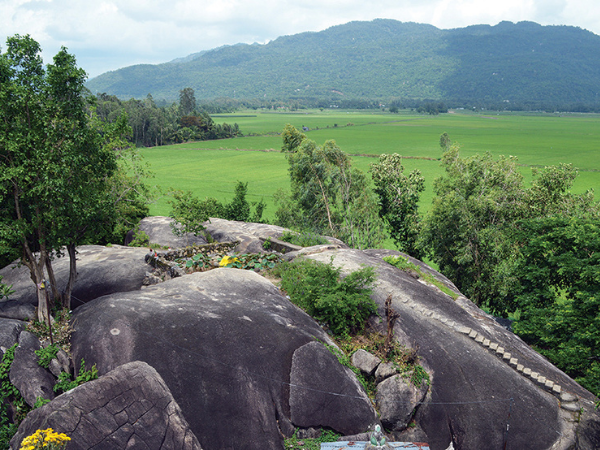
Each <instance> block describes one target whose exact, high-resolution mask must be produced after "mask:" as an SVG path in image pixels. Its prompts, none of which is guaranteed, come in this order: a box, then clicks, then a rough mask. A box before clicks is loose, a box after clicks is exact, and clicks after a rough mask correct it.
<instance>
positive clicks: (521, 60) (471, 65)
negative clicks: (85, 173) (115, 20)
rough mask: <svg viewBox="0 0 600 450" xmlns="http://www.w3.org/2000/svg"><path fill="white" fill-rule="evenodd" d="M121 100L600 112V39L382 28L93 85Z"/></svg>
mask: <svg viewBox="0 0 600 450" xmlns="http://www.w3.org/2000/svg"><path fill="white" fill-rule="evenodd" d="M87 86H88V88H89V89H90V90H91V91H92V92H93V93H100V92H106V93H109V94H114V95H117V96H119V97H122V98H129V97H136V98H142V97H145V96H146V95H147V94H149V93H150V94H152V95H153V97H154V98H165V99H171V100H173V99H176V98H178V93H179V90H181V89H183V88H185V87H191V88H193V89H194V91H195V94H196V97H197V98H198V99H201V100H209V99H214V98H217V97H230V98H240V99H251V98H277V99H298V98H313V99H314V98H338V97H340V96H343V97H344V98H371V99H374V98H383V99H386V98H387V99H390V98H406V99H433V100H436V99H437V100H454V101H465V102H469V101H470V102H475V101H488V102H505V103H518V102H527V101H529V102H540V103H549V104H565V103H584V104H595V103H599V102H600V99H598V93H599V92H600V36H597V35H595V34H593V33H591V32H589V31H586V30H583V29H581V28H577V27H572V26H562V25H559V26H556V25H548V26H543V25H539V24H537V23H535V22H518V23H512V22H506V21H504V22H500V23H498V24H497V25H493V26H492V25H471V26H468V27H465V28H454V29H448V30H442V29H439V28H436V27H434V26H433V25H427V24H419V23H414V22H399V21H396V20H391V19H376V20H373V21H370V22H359V21H355V22H349V23H347V24H344V25H336V26H333V27H330V28H328V29H326V30H324V31H319V32H304V33H299V34H294V35H287V36H280V37H278V38H276V39H274V40H273V41H270V42H269V43H266V44H256V43H255V44H236V45H229V46H222V47H218V48H215V49H212V50H207V51H202V52H198V53H193V54H191V55H188V56H187V57H183V58H177V59H174V60H173V61H171V62H167V63H163V64H159V65H149V64H143V65H135V66H129V67H125V68H122V69H119V70H116V71H112V72H107V73H105V74H102V75H100V76H98V77H96V78H94V79H92V80H89V81H88V83H87Z"/></svg>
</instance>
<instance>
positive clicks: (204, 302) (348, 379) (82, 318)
mask: <svg viewBox="0 0 600 450" xmlns="http://www.w3.org/2000/svg"><path fill="white" fill-rule="evenodd" d="M73 326H74V328H75V332H74V333H73V336H72V351H73V359H74V360H75V361H80V360H81V359H82V358H84V359H85V361H86V364H96V365H97V368H98V370H99V373H100V374H104V373H107V372H109V371H110V370H113V369H114V368H116V367H118V366H120V365H122V364H126V363H128V362H130V361H134V360H140V361H145V362H147V363H148V364H150V365H151V366H152V367H154V368H156V370H157V371H158V372H159V373H160V374H161V376H162V378H163V379H164V380H165V382H166V384H167V386H168V387H169V388H170V390H171V392H172V393H173V396H174V398H175V399H176V400H177V402H178V403H179V405H180V406H181V409H182V411H183V414H184V415H185V417H186V418H187V420H188V421H189V423H190V427H191V429H192V430H193V431H194V433H195V435H196V436H197V437H198V439H199V441H200V443H201V444H202V446H203V447H204V448H207V449H226V448H227V449H257V450H258V449H261V450H262V449H280V448H282V444H283V437H282V434H283V435H288V436H289V435H291V433H292V432H293V430H294V428H295V427H296V426H302V427H317V426H322V427H327V428H333V429H338V430H339V431H341V432H344V433H359V432H363V431H365V430H367V429H369V427H371V426H372V425H373V424H374V423H375V422H376V420H377V419H376V413H375V412H374V409H373V408H372V406H371V403H370V401H369V399H368V397H367V396H366V394H365V393H364V392H363V391H362V389H361V388H360V387H358V385H357V382H356V380H355V379H354V378H353V374H352V373H351V372H350V371H347V370H345V369H344V368H343V367H341V365H340V364H339V363H338V362H337V360H336V359H335V358H334V357H333V355H327V354H326V352H328V351H327V350H326V349H325V347H324V346H323V345H322V344H321V343H318V342H316V339H318V340H319V341H321V342H325V343H329V344H331V341H330V339H329V338H328V336H327V334H326V333H325V332H324V331H323V330H322V329H321V328H320V327H319V325H318V324H317V323H316V322H315V321H314V320H313V319H312V318H310V317H309V316H308V315H306V314H305V313H304V312H303V311H301V310H300V309H299V308H297V307H296V306H294V305H293V304H292V303H290V301H289V300H288V299H287V298H285V297H284V296H283V295H282V294H281V292H280V291H279V289H277V288H276V287H275V286H274V285H273V284H272V283H270V282H269V281H267V280H266V279H265V278H263V277H261V276H260V275H258V274H256V273H254V272H251V271H244V270H239V269H226V268H222V269H215V270H211V271H209V272H201V273H194V274H191V275H186V276H185V277H181V278H176V279H173V280H170V281H166V282H164V283H161V284H159V285H155V286H151V287H148V288H146V289H144V290H143V291H141V292H129V293H120V294H113V295H108V296H104V297H102V298H99V299H96V300H95V301H93V302H90V303H88V304H87V305H85V306H83V307H81V308H78V309H77V310H76V311H75V312H74V319H73ZM307 344H308V345H307ZM299 349H302V350H299ZM299 365H300V366H301V367H299ZM323 371H325V373H323ZM311 375H312V377H313V378H315V380H316V381H312V382H310V383H308V384H304V383H296V382H294V380H305V379H307V378H310V376H311ZM357 397H358V398H357ZM300 398H302V402H306V403H305V404H306V405H310V407H307V408H305V407H304V406H303V404H299V403H298V401H297V400H298V399H300ZM313 405H319V411H318V415H317V414H316V412H315V414H314V415H311V414H310V411H314V408H313ZM290 411H293V413H291V412H290ZM357 411H359V412H360V413H359V414H357ZM295 420H298V423H295Z"/></svg>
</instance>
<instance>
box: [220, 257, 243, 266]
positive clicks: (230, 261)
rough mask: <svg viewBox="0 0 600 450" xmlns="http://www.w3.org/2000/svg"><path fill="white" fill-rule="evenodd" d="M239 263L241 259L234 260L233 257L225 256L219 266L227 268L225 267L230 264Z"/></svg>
mask: <svg viewBox="0 0 600 450" xmlns="http://www.w3.org/2000/svg"><path fill="white" fill-rule="evenodd" d="M237 261H239V259H237V258H233V257H231V256H223V259H222V260H221V262H220V263H219V266H220V267H225V266H228V265H229V264H233V263H234V262H237Z"/></svg>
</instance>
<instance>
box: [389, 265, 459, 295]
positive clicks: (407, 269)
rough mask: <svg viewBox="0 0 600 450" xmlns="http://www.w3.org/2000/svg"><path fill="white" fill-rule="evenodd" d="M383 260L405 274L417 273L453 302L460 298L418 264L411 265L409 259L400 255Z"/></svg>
mask: <svg viewBox="0 0 600 450" xmlns="http://www.w3.org/2000/svg"><path fill="white" fill-rule="evenodd" d="M383 260H384V261H385V262H387V263H389V264H391V265H392V266H394V267H397V268H398V269H400V270H404V271H405V272H413V273H415V274H416V275H417V276H418V277H419V278H421V279H423V280H425V281H426V282H427V283H429V284H432V285H434V286H435V287H437V288H438V289H439V290H440V291H442V292H443V293H444V294H446V295H449V296H450V297H452V299H453V300H456V299H457V298H458V294H457V293H456V292H454V291H453V290H452V289H450V288H449V287H448V286H446V285H445V284H444V283H442V282H441V281H439V280H438V279H437V278H435V277H434V276H433V275H431V274H429V273H426V272H423V271H422V270H421V268H420V267H419V266H417V265H416V264H413V263H411V262H410V261H409V260H408V258H405V257H404V256H401V255H398V256H385V257H384V258H383Z"/></svg>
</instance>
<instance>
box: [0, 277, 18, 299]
mask: <svg viewBox="0 0 600 450" xmlns="http://www.w3.org/2000/svg"><path fill="white" fill-rule="evenodd" d="M2 278H3V277H2V275H0V300H2V299H3V298H8V296H9V295H11V294H13V293H14V292H15V291H13V289H12V285H11V286H7V285H6V284H3V283H2Z"/></svg>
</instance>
